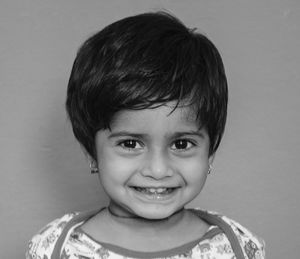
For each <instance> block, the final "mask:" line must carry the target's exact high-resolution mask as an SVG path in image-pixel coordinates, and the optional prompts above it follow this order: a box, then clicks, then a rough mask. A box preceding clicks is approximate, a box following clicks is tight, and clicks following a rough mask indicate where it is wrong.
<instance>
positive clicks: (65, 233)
mask: <svg viewBox="0 0 300 259" xmlns="http://www.w3.org/2000/svg"><path fill="white" fill-rule="evenodd" d="M101 210H102V209H101ZM99 211H100V210H99V209H98V210H93V211H88V212H82V213H79V214H78V215H76V216H74V218H72V219H71V220H70V221H69V222H68V223H67V225H66V226H65V227H64V229H63V231H62V233H61V235H60V236H59V238H58V239H57V241H56V243H55V246H54V249H53V252H52V255H51V259H58V258H60V255H61V249H62V247H63V245H64V242H65V240H66V237H67V236H68V234H69V232H70V230H72V228H74V227H76V226H77V225H78V224H79V223H81V222H83V221H86V220H87V219H89V218H91V217H92V216H94V215H95V214H97V213H98V212H99Z"/></svg>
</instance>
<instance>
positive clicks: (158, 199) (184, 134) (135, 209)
mask: <svg viewBox="0 0 300 259" xmlns="http://www.w3.org/2000/svg"><path fill="white" fill-rule="evenodd" d="M172 105H173V103H168V105H164V106H161V107H158V108H154V109H144V110H135V111H133V110H123V111H120V112H118V113H117V114H116V115H115V117H114V119H113V121H112V123H111V129H110V130H108V129H107V130H100V131H98V132H97V134H96V150H97V161H98V166H99V172H100V173H99V177H100V181H101V183H102V185H103V188H104V190H105V191H106V193H107V194H108V196H109V198H110V200H111V203H110V209H111V210H112V211H113V212H114V213H117V214H118V215H122V216H139V217H143V218H147V219H163V218H166V217H168V216H170V215H172V214H173V213H175V212H176V211H178V210H180V209H181V208H183V207H184V205H185V204H187V203H188V202H190V201H191V200H193V199H194V198H195V197H196V196H197V195H198V194H199V193H200V191H201V189H202V187H203V185H204V183H205V180H206V176H207V172H208V168H209V164H210V163H211V162H212V159H213V157H212V156H211V157H209V137H208V134H207V132H206V130H205V129H199V126H198V124H197V122H196V120H195V115H194V114H193V113H192V111H191V109H190V108H189V107H178V108H176V110H175V111H173V108H174V105H173V106H172Z"/></svg>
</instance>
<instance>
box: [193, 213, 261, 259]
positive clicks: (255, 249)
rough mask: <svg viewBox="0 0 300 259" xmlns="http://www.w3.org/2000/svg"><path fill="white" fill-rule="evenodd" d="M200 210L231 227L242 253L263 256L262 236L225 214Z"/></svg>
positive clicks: (259, 257)
mask: <svg viewBox="0 0 300 259" xmlns="http://www.w3.org/2000/svg"><path fill="white" fill-rule="evenodd" d="M195 211H198V212H199V211H200V210H199V209H195ZM202 212H203V213H204V214H207V215H208V216H212V217H215V218H217V220H219V221H220V222H221V221H223V222H225V224H227V225H228V226H229V227H230V228H231V229H232V231H233V233H234V235H235V236H236V238H237V240H238V242H239V244H240V246H241V248H242V250H243V253H244V254H245V255H247V257H248V258H255V259H262V258H265V242H264V240H263V239H262V238H260V237H258V236H257V235H255V234H254V233H253V232H251V231H250V230H249V229H247V228H246V227H244V226H242V225H241V224H240V223H238V222H237V221H235V220H233V219H231V218H229V217H227V216H224V215H221V214H219V213H217V212H213V211H202Z"/></svg>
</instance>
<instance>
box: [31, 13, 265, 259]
mask: <svg viewBox="0 0 300 259" xmlns="http://www.w3.org/2000/svg"><path fill="white" fill-rule="evenodd" d="M66 107H67V112H68V115H69V118H70V120H71V123H72V126H73V131H74V134H75V137H76V138H77V140H78V141H79V142H80V144H81V145H82V146H83V147H84V149H85V150H86V152H87V154H88V156H89V158H90V161H91V172H92V173H98V175H99V179H100V182H101V184H102V186H103V189H104V190H105V192H106V193H107V195H108V197H109V199H110V202H109V204H108V206H107V207H104V208H100V209H98V210H96V211H92V212H86V213H70V214H67V215H65V216H63V217H62V218H60V219H57V220H55V221H53V222H52V223H50V224H48V225H47V226H46V227H45V228H44V229H43V230H41V231H40V233H39V234H37V235H36V236H34V237H33V239H32V240H31V241H30V243H29V249H28V251H27V253H26V258H27V259H31V258H43V259H45V258H49V259H50V258H53V259H58V258H69V259H74V258H94V259H100V258H105V259H111V258H180V257H185V258H201V259H213V258H215V259H218V258H230V259H232V258H238V259H242V258H249V259H252V258H256V259H258V258H264V247H263V243H262V242H261V241H259V239H258V238H257V237H255V236H254V235H253V234H251V233H250V232H249V231H248V230H247V229H245V228H244V227H242V226H241V225H239V224H238V223H236V222H235V221H233V220H231V219H229V218H227V217H225V216H221V215H217V214H216V213H211V212H207V211H202V210H199V209H185V205H186V204H187V203H189V202H190V201H192V200H193V199H194V198H195V197H196V196H197V195H198V194H199V193H200V192H201V190H202V188H203V186H204V184H205V180H206V177H207V175H208V174H209V173H210V172H211V168H212V162H213V159H214V155H215V152H216V150H217V148H218V146H219V144H220V141H221V137H222V134H223V131H224V126H225V121H226V110H227V82H226V76H225V72H224V67H223V64H222V60H221V57H220V55H219V53H218V51H217V49H216V48H215V46H214V45H213V43H212V42H211V41H210V40H208V39H207V38H206V37H205V36H203V35H201V34H199V33H196V32H195V31H194V30H190V29H188V28H186V27H185V26H184V25H183V24H182V23H181V22H180V21H179V20H177V19H176V18H175V17H173V16H171V15H169V14H166V13H146V14H141V15H137V16H133V17H129V18H125V19H122V20H120V21H117V22H115V23H113V24H111V25H109V26H107V27H106V28H104V29H103V30H102V31H100V32H99V33H97V34H96V35H94V36H93V37H91V38H90V39H88V40H87V41H86V42H85V43H84V44H83V46H82V47H81V48H80V50H79V52H78V54H77V57H76V59H75V62H74V65H73V69H72V73H71V76H70V80H69V85H68V93H67V101H66Z"/></svg>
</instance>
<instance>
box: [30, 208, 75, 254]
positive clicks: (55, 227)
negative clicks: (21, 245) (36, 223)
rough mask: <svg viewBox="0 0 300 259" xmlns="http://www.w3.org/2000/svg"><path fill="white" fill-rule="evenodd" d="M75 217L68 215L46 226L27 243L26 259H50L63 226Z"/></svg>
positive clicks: (73, 214) (71, 214) (72, 214)
mask: <svg viewBox="0 0 300 259" xmlns="http://www.w3.org/2000/svg"><path fill="white" fill-rule="evenodd" d="M75 215H76V213H70V214H66V215H64V216H63V217H62V218H59V219H56V220H54V221H52V222H50V223H49V224H47V225H46V226H45V227H44V228H43V229H41V230H40V231H39V232H38V233H37V234H36V235H35V236H33V238H32V239H31V240H30V241H29V243H28V247H27V251H26V254H25V258H26V259H50V258H51V255H52V252H53V250H54V247H55V244H56V241H57V240H58V238H59V236H60V234H61V233H62V231H63V229H64V227H65V225H66V224H67V223H68V222H69V221H70V220H71V219H72V218H73V217H74V216H75Z"/></svg>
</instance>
